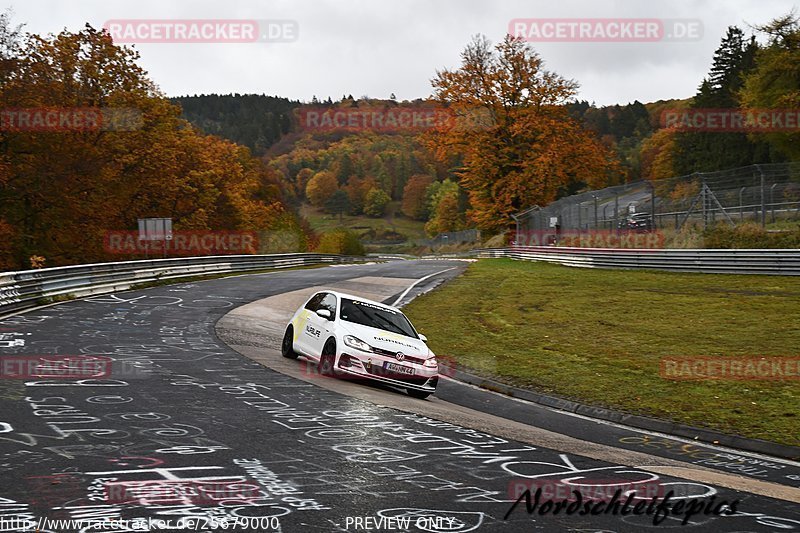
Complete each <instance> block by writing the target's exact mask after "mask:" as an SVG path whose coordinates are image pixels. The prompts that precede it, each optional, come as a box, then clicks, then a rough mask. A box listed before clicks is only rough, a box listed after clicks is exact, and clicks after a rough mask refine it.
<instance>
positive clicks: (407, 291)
mask: <svg viewBox="0 0 800 533" xmlns="http://www.w3.org/2000/svg"><path fill="white" fill-rule="evenodd" d="M455 268H456V267H451V268H445V269H444V270H440V271H439V272H434V273H433V274H428V275H427V276H425V277H424V278H419V279H418V280H417V281H415V282H414V283H412V284H411V285H409V286H408V288H407V289H406V290H404V291H403V294H401V295H400V296H399V297H398V298H397V300H395V301H394V303H393V304H392V307H396V306H397V304H399V303H400V300H402V299H403V298H405V297H406V295H407V294H408V293H409V291H410V290H411V289H413V288H414V287H416V286H417V285H418V284H420V283H422V282H423V281H425V280H426V279H428V278H432V277H433V276H437V275H439V274H442V273H444V272H448V271H450V270H455Z"/></svg>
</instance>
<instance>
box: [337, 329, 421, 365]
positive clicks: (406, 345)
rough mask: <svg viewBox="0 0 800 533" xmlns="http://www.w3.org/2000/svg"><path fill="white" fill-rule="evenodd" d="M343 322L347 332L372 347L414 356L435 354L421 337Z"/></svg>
mask: <svg viewBox="0 0 800 533" xmlns="http://www.w3.org/2000/svg"><path fill="white" fill-rule="evenodd" d="M341 324H342V329H343V330H345V332H346V333H347V334H349V335H353V336H354V337H358V338H359V339H361V340H362V341H364V342H366V343H367V344H369V345H370V346H372V347H375V348H380V349H381V350H387V351H389V352H393V353H397V352H403V353H404V354H405V355H410V356H413V357H422V358H428V357H430V356H432V355H433V352H431V351H430V349H428V346H427V345H426V344H425V343H424V342H422V341H421V340H419V339H414V338H412V337H406V336H405V335H400V334H399V333H392V332H391V331H385V330H382V329H379V328H373V327H370V326H362V325H361V324H355V323H353V322H347V321H344V320H343V321H342V322H341Z"/></svg>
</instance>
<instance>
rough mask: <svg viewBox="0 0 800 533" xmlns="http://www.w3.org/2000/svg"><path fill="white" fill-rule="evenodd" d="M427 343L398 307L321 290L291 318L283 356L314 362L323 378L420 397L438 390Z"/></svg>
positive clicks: (432, 354) (283, 346)
mask: <svg viewBox="0 0 800 533" xmlns="http://www.w3.org/2000/svg"><path fill="white" fill-rule="evenodd" d="M426 341H427V338H426V337H425V336H424V335H422V334H420V333H418V332H417V330H415V329H414V326H412V325H411V322H410V321H409V320H408V318H406V316H405V315H404V314H403V313H402V312H401V311H400V310H399V309H397V308H396V307H392V306H389V305H385V304H382V303H379V302H375V301H372V300H368V299H365V298H359V297H357V296H353V295H350V294H344V293H340V292H335V291H322V292H318V293H316V294H314V295H313V296H312V297H311V298H309V300H308V301H307V302H306V303H305V304H304V305H303V306H302V307H300V308H299V309H298V310H297V311H296V312H295V313H294V315H293V316H292V319H291V321H290V322H289V324H288V326H287V327H286V332H285V334H284V336H283V342H282V343H281V353H282V354H283V356H284V357H287V358H290V359H295V358H297V357H298V356H300V355H303V356H305V357H307V358H309V359H311V360H313V361H316V362H317V365H318V368H319V373H320V374H322V375H325V376H337V375H348V376H349V377H355V378H364V379H369V380H375V381H380V382H383V383H387V384H390V385H394V386H398V387H403V388H405V389H406V391H407V392H408V394H409V395H410V396H413V397H414V398H420V399H424V398H427V397H428V396H429V395H431V394H433V393H434V392H435V391H436V385H437V383H438V381H439V365H438V363H437V361H436V355H435V354H434V353H433V352H432V351H431V350H430V348H428V346H427V344H425V342H426Z"/></svg>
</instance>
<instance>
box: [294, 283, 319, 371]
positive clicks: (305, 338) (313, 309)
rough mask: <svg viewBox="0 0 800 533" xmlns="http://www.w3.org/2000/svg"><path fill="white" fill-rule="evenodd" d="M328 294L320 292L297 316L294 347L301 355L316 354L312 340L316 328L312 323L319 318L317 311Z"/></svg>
mask: <svg viewBox="0 0 800 533" xmlns="http://www.w3.org/2000/svg"><path fill="white" fill-rule="evenodd" d="M326 294H327V293H325V292H318V293H317V294H315V295H314V296H312V297H311V298H310V299H309V300H308V302H306V305H304V306H303V309H302V310H301V311H300V313H299V314H298V315H297V320H296V321H295V324H294V328H295V341H294V347H295V350H297V351H298V352H300V353H304V354H306V355H312V354H314V353H315V352H314V351H313V343H312V340H313V339H314V331H315V330H316V328H315V327H314V322H312V321H313V320H314V319H315V318H319V317H318V316H317V309H319V305H320V303H322V299H323V298H325V295H326Z"/></svg>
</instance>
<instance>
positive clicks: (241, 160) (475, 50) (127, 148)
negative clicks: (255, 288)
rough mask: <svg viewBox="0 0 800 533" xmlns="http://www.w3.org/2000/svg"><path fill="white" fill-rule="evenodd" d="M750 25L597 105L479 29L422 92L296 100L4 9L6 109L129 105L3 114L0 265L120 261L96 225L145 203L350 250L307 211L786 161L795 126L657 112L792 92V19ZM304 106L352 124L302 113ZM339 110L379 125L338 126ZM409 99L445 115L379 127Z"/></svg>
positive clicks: (478, 217) (764, 100)
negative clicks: (173, 74)
mask: <svg viewBox="0 0 800 533" xmlns="http://www.w3.org/2000/svg"><path fill="white" fill-rule="evenodd" d="M748 31H750V30H748ZM754 31H755V33H756V35H757V36H758V39H756V38H755V36H751V35H750V34H749V33H746V32H745V31H744V30H742V29H740V28H736V27H731V28H729V29H728V31H727V34H726V35H724V36H721V41H720V45H719V47H718V49H717V52H716V53H715V55H714V57H712V58H708V60H709V64H710V70H709V72H708V75H707V76H706V78H705V79H703V80H697V84H698V89H697V93H696V94H695V95H694V96H693V97H692V98H687V99H682V100H677V99H676V100H670V101H659V102H649V103H642V102H639V101H635V102H633V103H628V104H625V105H614V106H602V107H598V106H596V105H594V104H593V103H590V102H588V101H585V100H579V99H578V98H577V96H578V90H579V80H577V81H576V80H570V79H566V78H564V77H562V76H560V75H559V74H557V73H555V72H552V71H549V70H548V69H547V67H546V63H545V60H546V58H543V57H541V56H540V55H539V54H538V53H537V52H536V50H535V49H534V48H533V47H532V46H531V45H530V44H529V43H525V42H523V41H521V40H518V39H513V38H511V37H506V38H505V39H503V40H500V41H499V42H494V43H493V42H490V41H489V40H488V39H487V38H485V37H482V36H477V37H475V38H474V39H473V40H472V41H470V42H469V43H466V44H465V48H464V50H463V52H462V54H461V64H460V65H458V66H456V67H454V68H452V69H445V70H442V71H438V72H432V73H431V77H432V87H431V94H430V95H429V96H428V97H427V98H421V99H418V100H414V101H398V99H396V98H395V97H394V95H391V96H390V97H388V98H385V99H378V98H371V97H369V96H366V95H364V96H360V97H358V98H354V97H353V96H352V95H342V96H341V97H338V96H337V97H336V98H332V97H331V96H328V95H326V94H325V95H324V96H323V95H319V98H317V97H314V99H313V100H312V101H311V102H300V101H294V100H289V99H286V98H281V97H279V96H266V95H240V94H229V95H194V96H184V97H176V98H168V97H167V96H166V95H164V94H162V92H161V91H160V90H159V89H158V88H157V85H156V83H157V81H158V80H151V79H149V77H148V74H147V73H146V72H145V71H144V70H143V69H142V68H141V67H140V66H139V65H138V60H139V57H138V55H137V53H136V52H135V51H134V50H133V49H131V48H128V47H125V46H117V45H115V44H114V43H113V41H112V39H111V37H110V36H109V35H108V34H107V33H105V32H103V31H100V30H97V29H94V28H92V27H90V26H88V25H87V26H86V27H85V28H84V29H82V30H80V31H75V32H70V31H64V32H62V33H60V34H58V35H47V36H43V35H33V34H28V33H25V32H24V31H23V28H22V27H20V26H18V25H15V23H14V21H12V20H11V17H10V15H8V14H5V15H1V16H0V98H2V102H3V105H2V107H3V108H4V109H12V110H13V109H16V110H20V109H34V108H38V109H55V108H58V109H64V108H71V109H75V108H81V109H84V108H85V109H100V110H108V109H116V110H119V109H126V110H135V116H136V117H137V121H136V123H135V126H132V127H122V128H120V127H91V128H89V127H83V128H73V129H70V130H66V131H64V130H60V131H42V130H37V129H35V128H20V127H14V126H13V125H11V126H9V125H8V124H5V123H4V126H3V127H2V128H0V239H1V242H2V243H3V245H2V247H1V248H0V270H21V269H28V268H36V267H42V266H47V267H49V266H60V265H66V264H76V263H87V262H99V261H108V260H119V259H120V258H119V257H116V256H111V255H109V253H108V250H106V249H104V247H103V235H104V234H105V233H106V232H108V231H109V230H135V229H136V228H137V219H139V218H145V217H168V218H172V220H173V224H174V228H175V229H177V230H187V231H188V230H225V231H252V232H258V233H259V234H260V235H262V240H261V245H260V249H259V251H260V252H263V253H266V252H273V251H278V252H280V251H311V250H322V251H326V252H341V253H354V252H359V251H363V248H359V246H360V243H359V242H358V238H353V236H352V235H348V234H347V232H345V231H343V230H334V231H330V232H325V231H318V230H316V229H314V228H313V227H312V225H311V224H310V223H309V221H308V220H307V219H306V217H305V215H304V213H307V212H313V213H318V214H319V215H320V216H327V217H331V218H332V219H334V220H335V218H336V217H343V216H349V217H353V216H357V217H364V218H365V219H380V218H382V217H387V216H390V217H393V218H398V217H399V218H402V219H407V220H408V221H410V222H411V221H413V222H415V223H417V224H418V225H419V227H421V228H424V232H425V233H426V234H427V235H428V236H431V237H432V236H435V235H437V234H439V233H442V232H448V231H455V230H461V229H466V228H477V229H480V230H482V232H483V233H484V234H486V235H492V234H502V233H504V232H505V231H506V230H507V229H508V227H509V226H510V225H511V224H512V223H513V220H512V217H511V215H513V214H514V213H517V212H519V211H522V210H524V209H526V208H528V207H530V206H532V205H546V204H548V203H550V202H552V201H554V200H556V199H558V198H561V197H563V196H567V195H570V194H575V193H577V192H582V191H585V190H589V189H594V188H601V187H606V186H609V185H616V184H620V183H625V182H628V181H636V180H640V179H650V180H658V179H663V178H669V177H673V176H679V175H686V174H690V173H692V172H695V171H711V170H721V169H726V168H733V167H737V166H743V165H749V164H754V163H769V162H783V161H796V160H800V148H799V147H800V139H798V138H797V136H798V134H797V133H786V132H772V133H767V134H752V133H729V134H726V135H720V134H719V133H714V132H682V131H676V130H675V129H673V128H669V127H665V125H664V124H663V121H662V120H661V118H662V114H663V112H664V111H665V110H668V109H672V110H674V109H692V108H705V109H708V108H715V109H722V108H737V109H756V108H795V109H796V108H797V107H798V106H800V83H798V79H800V24H798V20H797V18H796V17H794V16H791V15H790V16H786V17H782V18H779V19H776V20H774V21H772V22H770V23H768V24H766V25H764V26H763V27H760V28H757V29H756V30H754ZM264 89H265V90H264V92H265V93H266V92H268V89H269V88H268V87H265V88H264ZM320 91H321V92H322V93H324V88H320ZM307 108H310V109H314V110H320V113H321V115H319V116H320V117H322V118H325V117H329V115H328V114H330V116H333V117H336V116H339V115H341V116H347V117H348V120H350V122H349V123H348V124H345V125H343V126H342V127H325V128H315V127H310V126H309V125H310V122H309V121H308V116H309V114H308V112H306V111H304V110H305V109H307ZM355 112H358V113H360V114H361V115H360V116H368V115H369V116H371V117H373V118H374V117H375V116H379V117H380V119H381V121H382V122H381V125H382V127H380V128H375V127H363V126H362V125H361V124H358V125H356V126H354V123H353V122H352V117H353V116H356V114H355ZM337 113H339V115H337ZM413 113H416V114H422V115H424V116H425V117H430V116H434V114H435V113H439V114H442V113H443V114H444V115H446V116H447V117H448V119H447V120H445V121H444V122H441V121H439V122H436V123H434V121H433V120H431V121H429V122H425V121H424V120H422V119H420V120H419V121H417V118H416V116H415V118H414V119H413V121H414V124H413V125H412V126H413V127H405V126H402V124H401V126H402V127H401V126H398V127H388V126H387V125H388V124H390V120H395V118H394V117H396V116H397V117H401V121H402V117H406V116H412V114H413ZM409 120H411V119H409ZM314 124H317V123H316V122H315V123H314ZM331 124H334V125H335V124H336V122H335V120H333V121H332V122H331ZM392 124H393V123H392ZM111 126H113V125H111ZM383 126H387V127H383Z"/></svg>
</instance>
